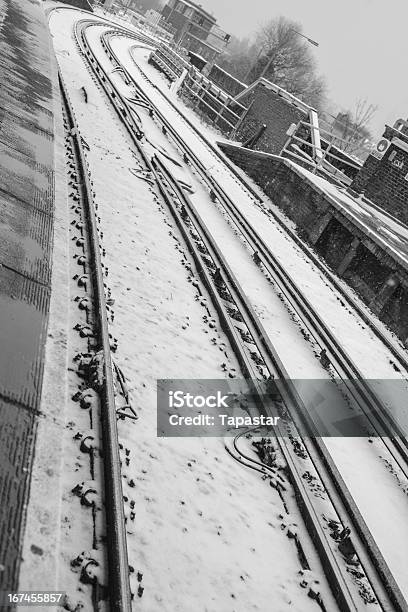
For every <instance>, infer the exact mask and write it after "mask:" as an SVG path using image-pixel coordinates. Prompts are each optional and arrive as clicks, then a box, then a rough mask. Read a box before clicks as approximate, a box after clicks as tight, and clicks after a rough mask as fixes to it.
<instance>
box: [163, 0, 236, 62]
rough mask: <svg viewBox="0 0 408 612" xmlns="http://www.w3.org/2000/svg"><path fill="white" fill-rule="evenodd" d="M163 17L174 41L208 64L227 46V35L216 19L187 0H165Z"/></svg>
mask: <svg viewBox="0 0 408 612" xmlns="http://www.w3.org/2000/svg"><path fill="white" fill-rule="evenodd" d="M162 15H163V18H164V19H165V21H166V22H167V23H169V24H170V25H171V26H172V27H173V28H174V29H175V37H174V39H175V42H176V43H178V44H179V45H180V46H181V47H184V48H185V49H187V50H188V51H192V52H193V53H196V54H198V55H201V56H202V57H203V58H204V59H205V60H207V61H208V62H209V63H212V62H213V61H214V60H215V58H216V57H217V56H218V55H219V54H220V53H221V52H222V51H223V50H224V49H225V47H226V46H227V44H228V42H229V40H230V35H229V34H226V33H225V32H224V31H223V30H221V28H220V27H219V26H218V25H217V20H216V18H215V17H214V16H213V15H211V14H210V13H208V12H207V11H205V10H204V9H203V8H202V7H201V6H200V5H199V4H195V2H190V1H189V0H168V2H167V4H166V5H165V6H164V7H163V8H162Z"/></svg>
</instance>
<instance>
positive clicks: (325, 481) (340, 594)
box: [77, 22, 406, 610]
mask: <svg viewBox="0 0 408 612" xmlns="http://www.w3.org/2000/svg"><path fill="white" fill-rule="evenodd" d="M94 24H95V22H92V25H94ZM88 25H91V23H89V22H88ZM77 26H78V27H77V36H78V43H79V45H80V48H81V50H82V53H83V54H84V55H85V56H86V57H88V60H89V64H90V66H92V68H93V70H94V72H95V75H96V76H97V78H98V79H99V82H100V84H101V86H102V87H103V88H104V89H105V92H106V93H107V95H108V97H109V98H110V99H111V102H112V103H113V105H114V108H115V109H116V111H117V113H118V115H119V117H120V118H121V120H122V121H123V123H124V125H125V126H126V127H127V129H128V131H129V133H130V135H131V137H132V139H133V141H134V144H135V146H136V148H137V149H138V151H139V153H140V154H141V157H142V158H144V159H145V163H146V170H147V172H150V173H152V174H153V175H155V176H156V178H157V184H158V185H160V183H162V189H161V192H162V195H163V196H164V193H165V192H166V191H169V192H170V193H168V194H167V196H168V197H167V201H168V204H169V206H171V208H172V209H173V211H174V210H175V208H174V206H173V205H172V203H171V201H172V200H173V198H175V199H176V200H177V199H178V200H179V202H180V201H182V202H184V203H183V204H182V205H181V207H180V212H179V213H176V214H177V215H178V216H179V217H180V223H181V221H182V219H183V216H185V212H184V211H183V208H182V207H183V206H184V209H185V210H186V211H187V210H189V211H190V212H191V214H192V215H193V217H194V216H195V215H194V213H193V211H192V209H191V207H190V204H189V203H188V201H187V200H186V199H185V196H184V194H183V192H181V190H180V189H179V188H178V187H177V184H176V183H175V182H174V181H172V177H171V176H167V178H166V177H165V174H166V172H165V168H160V167H159V166H160V162H159V163H157V161H158V160H157V159H153V164H152V162H151V160H149V159H146V156H145V155H144V152H143V148H142V147H141V146H140V143H139V137H140V136H141V134H140V133H138V132H140V129H141V126H140V124H138V121H137V116H136V117H135V115H134V114H133V113H130V114H128V113H127V112H125V113H124V112H123V111H124V100H123V99H122V98H121V96H120V94H119V92H118V90H116V92H115V91H114V89H115V86H114V84H113V83H112V82H110V81H109V78H108V75H107V73H106V71H105V70H104V69H103V68H102V66H101V65H100V64H99V63H98V61H97V59H96V57H95V55H94V54H93V52H92V49H91V48H90V46H89V45H88V44H87V40H86V35H85V29H86V27H87V26H86V25H85V23H84V22H82V23H81V24H80V25H79V24H77ZM126 76H127V75H126ZM112 92H113V93H115V95H113V96H112ZM125 110H126V109H125ZM191 153H192V152H191V151H190V154H191ZM157 173H159V176H158V175H157ZM160 174H161V176H160ZM163 177H164V180H163ZM166 181H167V185H168V186H169V184H170V185H172V187H171V188H170V189H167V188H166V187H165V183H166ZM174 189H175V190H176V191H174ZM212 191H213V190H212ZM171 192H173V195H170V194H171ZM215 195H216V194H215ZM212 197H214V194H212ZM180 198H181V200H180ZM183 198H184V200H183ZM173 203H174V202H173ZM187 216H189V213H188V212H187ZM196 220H197V221H198V219H197V218H196ZM180 227H181V226H180ZM201 229H202V230H203V232H204V237H205V228H204V227H203V228H201ZM200 231H201V230H200ZM202 237H203V236H201V237H200V235H198V242H197V245H196V247H192V250H193V251H197V252H196V255H197V257H201V256H200V254H199V253H201V249H200V248H199V246H198V245H199V244H200V246H202V244H201V243H202V242H203V241H202ZM193 238H194V240H196V239H197V236H195V237H194V236H193ZM204 242H207V246H208V245H210V246H211V244H210V242H211V241H210V236H208V235H207V237H206V240H205V241H204ZM204 251H205V249H204ZM212 251H213V254H214V253H215V250H214V249H213V248H212ZM207 253H208V249H207ZM201 254H203V253H201ZM204 254H205V253H204ZM220 255H221V254H220ZM217 258H218V262H219V264H220V265H219V266H217V264H215V271H216V270H217V269H219V270H221V268H222V269H223V270H224V274H225V272H226V269H225V267H224V266H223V265H222V256H221V257H218V255H217ZM210 268H211V269H212V272H213V273H212V274H210V273H209V274H208V276H210V277H211V278H210V284H212V286H213V288H212V292H213V294H214V295H215V293H217V292H218V290H219V289H221V293H222V291H223V287H224V286H225V285H229V287H230V288H232V289H233V290H234V291H235V296H236V297H235V298H234V299H233V301H234V302H235V299H238V301H239V298H240V296H239V288H238V286H237V283H234V282H233V279H232V278H231V277H229V280H228V276H229V275H228V272H227V274H226V276H224V277H223V275H222V273H221V279H220V278H219V276H218V281H221V282H217V277H216V274H215V271H214V262H213V266H211V265H210ZM226 280H227V281H228V282H227V283H226V282H225V281H226ZM237 289H238V290H237ZM210 293H211V292H210ZM224 297H225V296H224ZM243 297H244V296H243ZM221 299H222V300H224V298H223V297H222V296H221ZM229 301H230V300H229V299H227V300H226V302H229ZM244 301H245V300H244ZM224 302H225V300H224ZM241 302H242V300H241ZM235 305H236V302H235ZM224 308H225V310H226V307H225V304H224ZM220 310H222V308H221V307H220V308H219V312H220ZM227 314H228V313H227ZM241 315H242V313H241ZM232 319H234V316H232ZM244 320H245V324H246V330H241V331H244V334H242V333H241V332H238V335H237V334H236V333H235V332H234V334H235V341H232V343H233V345H234V342H235V343H236V350H237V351H238V354H240V361H241V366H243V365H244V366H245V362H247V366H248V370H252V372H254V371H255V374H256V375H255V378H256V377H257V376H258V377H261V378H263V377H264V376H263V374H265V372H263V367H264V364H262V363H259V359H257V358H254V356H253V355H251V356H250V359H249V361H248V355H247V353H248V350H247V349H245V350H244V349H243V348H242V344H243V343H246V344H248V342H247V340H248V337H247V335H246V333H245V332H247V331H248V330H250V329H251V328H252V332H253V333H254V335H255V337H256V339H255V342H254V344H255V345H256V348H257V350H258V351H259V353H260V354H261V355H262V359H263V361H264V363H265V364H269V365H267V366H266V369H267V370H268V372H269V376H270V375H272V376H273V375H278V376H279V378H281V379H282V380H283V381H284V382H285V385H286V384H288V386H285V387H284V389H283V395H284V396H285V398H286V400H287V403H286V402H285V406H286V408H287V409H288V410H290V411H291V417H292V418H293V420H294V421H295V423H296V419H298V418H302V419H306V421H304V422H303V424H302V426H303V428H304V427H310V426H311V424H310V422H309V423H308V416H307V411H305V410H304V407H303V406H302V404H301V401H299V398H298V397H296V391H295V390H294V389H293V388H292V387H291V385H290V381H289V377H288V376H287V374H286V373H285V371H284V369H283V368H280V365H279V358H278V356H277V355H276V354H274V352H273V349H272V350H270V349H271V347H265V336H266V335H265V334H263V333H262V330H261V329H260V328H259V327H258V329H257V323H256V320H255V321H254V320H253V319H252V317H251V316H250V315H248V313H246V314H245V318H244ZM232 325H234V324H233V323H232ZM226 327H227V325H226ZM252 332H251V335H252ZM252 340H254V337H253V336H252ZM238 344H241V349H240V348H239V347H238ZM249 344H250V345H251V344H252V342H249ZM241 353H242V354H241ZM251 360H252V363H251ZM258 366H260V368H259V367H258ZM243 369H244V372H245V368H243ZM260 369H261V370H262V371H260ZM267 376H268V374H267ZM294 408H295V410H293V409H294ZM299 415H300V416H299ZM312 440H313V436H312V437H311V438H310V440H307V441H306V443H305V441H302V442H303V444H302V442H299V440H298V435H297V433H296V428H295V429H294V430H292V432H291V435H290V437H289V443H288V444H287V443H286V440H285V438H284V437H282V438H281V439H279V440H277V444H279V445H280V448H281V452H282V455H283V457H284V458H285V460H286V464H287V466H288V469H289V472H290V477H291V480H292V483H293V484H294V488H295V490H296V494H297V496H298V498H299V500H300V507H301V508H302V511H303V515H304V517H305V521H306V523H307V525H308V528H309V530H310V532H311V533H312V535H313V538H314V541H315V543H316V546H317V549H318V551H319V553H320V555H321V558H322V559H323V562H324V565H325V568H326V571H327V574H328V576H329V580H330V582H331V585H332V588H333V591H334V592H335V594H336V597H337V600H338V602H339V605H340V608H341V609H342V610H359V609H362V607H364V609H369V608H370V606H371V605H376V604H377V602H378V603H379V604H380V606H381V608H382V609H384V610H392V609H395V610H406V604H405V602H404V600H403V597H402V596H401V594H400V592H399V590H398V587H397V586H396V585H395V583H394V581H393V578H392V575H391V574H390V572H389V570H388V568H387V566H386V564H385V562H384V560H383V558H382V556H381V553H380V551H379V550H378V549H377V547H376V545H375V543H374V542H373V540H372V538H371V535H370V532H369V531H368V529H367V528H366V526H365V523H364V521H363V519H362V517H361V515H360V514H359V512H358V509H357V507H356V506H355V504H354V502H353V500H352V498H351V496H350V495H349V494H348V493H347V490H346V487H345V485H344V483H343V482H342V480H341V477H340V475H339V474H338V472H337V470H336V468H335V466H334V465H333V463H332V462H331V460H330V457H329V456H328V454H327V451H326V449H325V448H324V447H323V446H322V445H321V443H320V441H318V440H316V442H315V441H312ZM291 445H292V447H293V448H291ZM304 454H306V457H305V456H304ZM303 460H304V461H307V462H308V463H307V465H308V467H309V468H310V470H312V471H314V472H315V474H313V476H312V477H313V478H314V479H315V480H316V481H317V482H318V483H319V487H321V493H322V496H323V497H324V501H323V502H319V500H317V501H316V496H313V495H310V492H308V491H306V492H304V490H306V489H305V486H304V482H303V480H302V479H304V475H305V473H308V474H310V471H309V470H307V472H305V464H303V465H302V461H303ZM299 462H300V465H299ZM317 497H320V498H321V499H322V497H321V496H317ZM319 504H320V505H319ZM329 508H331V509H329ZM327 516H329V517H330V520H328V518H327ZM350 526H351V527H350ZM349 527H350V532H348V528H349ZM345 550H348V553H347V554H348V555H351V556H352V557H353V558H354V559H355V560H356V565H354V569H353V566H352V567H350V565H349V564H348V563H347V562H346V561H345V557H344V551H345ZM350 551H351V552H350ZM317 601H318V598H317ZM318 603H321V602H319V601H318ZM321 608H322V609H325V608H324V603H321ZM376 609H378V607H377V608H376Z"/></svg>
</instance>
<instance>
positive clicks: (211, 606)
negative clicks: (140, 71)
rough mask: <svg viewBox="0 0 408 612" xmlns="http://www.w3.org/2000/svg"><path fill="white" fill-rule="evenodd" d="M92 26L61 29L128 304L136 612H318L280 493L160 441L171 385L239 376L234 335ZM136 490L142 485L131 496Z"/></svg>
mask: <svg viewBox="0 0 408 612" xmlns="http://www.w3.org/2000/svg"><path fill="white" fill-rule="evenodd" d="M80 17H81V13H80V12H79V11H78V12H77V11H66V10H60V11H58V12H55V13H53V15H52V17H51V20H50V26H51V32H52V34H53V37H54V45H55V48H56V51H57V57H58V60H59V63H60V66H61V69H62V72H63V76H64V79H65V82H66V84H67V86H68V88H69V91H70V96H71V101H72V103H73V106H74V109H75V112H76V118H77V121H78V123H79V126H80V130H81V134H82V135H83V137H84V138H85V140H86V141H87V143H88V144H89V146H90V151H89V153H88V154H87V156H88V160H89V163H90V170H91V174H92V180H93V182H94V189H95V192H96V201H97V202H98V204H99V209H98V214H99V215H100V217H101V227H102V229H103V232H104V247H105V248H106V251H107V255H106V264H107V266H108V267H109V277H108V283H109V285H110V287H111V289H112V296H113V297H114V298H115V300H116V303H115V307H114V308H115V322H114V324H113V326H112V333H113V334H114V335H115V336H116V337H117V338H118V340H119V349H118V353H117V360H118V363H119V365H120V366H121V367H122V369H123V371H124V373H125V375H126V377H127V379H128V384H129V387H130V395H131V403H132V405H133V407H134V408H135V409H136V410H137V412H138V413H139V420H138V421H137V423H133V422H125V423H120V436H121V440H122V443H123V444H124V445H125V446H126V447H127V448H128V449H129V450H130V465H129V466H127V467H126V468H125V469H126V473H125V474H124V476H125V478H124V487H125V494H126V495H127V496H128V497H129V501H132V500H133V501H135V512H136V517H135V520H134V522H133V523H132V522H130V523H129V524H130V527H129V531H132V532H133V533H132V534H131V535H130V536H129V557H130V563H131V565H132V566H133V567H134V569H135V572H138V571H140V572H142V573H143V586H144V588H145V591H144V594H143V597H142V598H141V599H138V598H137V602H136V604H135V607H136V606H137V609H140V610H146V611H148V612H155V611H159V610H160V611H161V610H168V611H169V612H174V611H176V610H179V611H180V612H191V611H192V610H208V611H214V612H222V611H224V610H225V611H226V612H227V611H228V612H230V611H232V610H235V611H242V612H244V611H245V612H247V611H248V610H260V611H262V612H264V611H265V610H269V609H271V606H272V605H273V609H274V610H277V611H279V612H280V611H282V612H283V611H284V610H287V609H288V610H289V609H290V610H299V611H307V610H311V611H315V610H316V603H315V602H313V601H312V600H311V599H310V598H308V597H307V590H305V589H302V588H301V587H300V586H299V582H300V577H299V575H298V571H299V569H300V564H299V560H298V558H297V552H296V548H295V545H294V542H293V540H292V541H291V540H289V539H288V538H287V536H286V533H285V530H284V529H282V522H284V521H282V520H281V519H280V518H279V517H278V515H279V514H280V513H282V514H284V511H283V507H282V504H281V501H280V498H279V497H278V495H277V494H276V493H275V492H274V491H273V490H272V489H271V488H270V487H269V486H268V485H267V481H262V480H261V479H260V478H258V475H257V474H256V473H254V472H251V471H247V470H245V469H244V468H242V467H241V466H239V465H238V464H236V463H235V462H234V461H233V460H232V459H231V458H230V457H229V455H227V453H226V452H225V450H224V447H223V441H222V440H219V439H199V438H194V439H158V438H157V437H156V379H157V378H172V377H178V378H184V377H188V378H222V377H224V376H225V373H224V372H223V369H222V367H221V366H222V363H223V362H227V363H228V366H229V367H235V368H236V369H238V366H237V364H236V362H235V358H234V356H233V354H232V351H231V350H230V348H229V346H228V342H227V341H226V339H225V338H224V336H223V334H222V333H221V332H220V331H219V330H217V329H211V328H209V326H208V325H207V324H206V323H205V322H204V320H203V316H205V315H206V310H205V308H204V307H203V306H202V305H201V304H200V302H199V300H196V299H195V298H196V291H195V289H194V287H193V285H192V284H191V283H189V282H188V278H189V271H188V269H187V267H186V266H187V265H188V264H187V263H186V262H187V259H186V258H185V252H184V247H183V245H181V244H180V243H179V242H178V233H177V231H176V230H175V229H174V228H173V226H172V224H171V222H170V220H169V216H168V215H167V213H166V212H165V211H163V210H162V209H161V207H160V206H159V205H158V203H157V201H156V199H155V197H154V195H153V192H152V190H151V188H150V186H149V184H148V183H147V182H146V181H143V180H141V179H138V178H137V177H136V176H135V175H134V174H132V172H131V170H136V172H137V168H138V160H137V156H135V155H134V147H133V146H132V143H131V141H130V139H129V138H128V136H127V134H126V133H125V130H124V128H123V127H122V126H121V125H120V123H119V121H118V120H117V118H116V116H115V114H114V111H112V110H111V109H110V108H109V106H108V104H107V102H106V100H103V99H102V98H101V97H100V92H99V90H98V89H97V87H96V86H95V84H94V82H93V81H92V79H91V77H90V75H89V73H88V72H87V70H86V69H85V67H84V64H83V60H82V58H81V57H80V56H79V55H78V52H77V49H76V47H75V43H74V41H73V40H72V37H71V30H72V26H73V24H74V22H75V20H76V19H78V18H80ZM82 86H85V87H86V90H87V93H88V103H85V102H84V99H83V96H82V94H81V92H80V88H81V87H82ZM183 262H184V265H183ZM211 314H212V315H213V316H214V313H211ZM222 343H225V344H226V345H227V346H226V349H224V348H223V346H222ZM225 350H226V352H227V356H226V355H225ZM131 480H134V482H135V486H134V487H132V486H129V485H128V484H126V483H130V482H131ZM289 518H290V521H293V522H295V523H298V524H299V526H300V527H299V532H300V534H301V541H302V544H304V547H305V549H306V552H307V555H308V558H309V559H310V562H311V563H312V566H313V569H315V571H316V572H318V573H320V574H321V568H320V566H319V562H318V560H317V558H316V554H315V551H314V549H313V547H312V545H311V542H310V540H309V537H308V535H307V533H306V531H305V529H304V528H302V521H301V518H300V516H299V515H298V513H297V511H296V510H294V511H293V514H292V515H291V516H290V517H289ZM320 586H321V592H322V593H323V597H324V601H325V602H326V605H327V607H328V609H330V610H335V609H336V604H335V602H334V600H333V598H332V596H331V594H330V593H329V592H328V587H327V585H326V583H325V580H322V584H321V585H320ZM272 602H273V603H272Z"/></svg>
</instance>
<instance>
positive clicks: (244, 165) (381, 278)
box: [218, 143, 408, 342]
mask: <svg viewBox="0 0 408 612" xmlns="http://www.w3.org/2000/svg"><path fill="white" fill-rule="evenodd" d="M218 146H219V147H220V149H221V150H222V151H223V152H224V154H226V155H227V157H229V159H231V161H232V162H234V163H235V164H236V165H237V166H238V167H239V168H241V169H242V170H244V171H245V173H246V174H247V175H248V176H250V177H251V178H252V179H253V180H254V181H255V182H256V183H257V184H258V185H259V186H260V187H261V188H262V189H263V191H264V192H265V194H266V195H267V196H268V197H270V198H271V200H272V201H273V202H274V204H276V205H277V206H278V207H279V208H280V209H281V210H282V211H283V212H284V213H285V214H286V215H287V216H288V217H289V218H290V219H291V220H292V221H294V222H295V224H296V226H297V232H298V234H299V235H301V237H302V238H303V239H304V240H305V241H306V242H308V243H309V244H311V245H313V246H314V248H315V250H316V251H317V252H318V253H319V254H321V255H322V256H323V257H324V258H325V260H326V262H327V263H328V265H329V266H330V267H331V268H332V269H333V270H334V271H335V272H336V273H337V275H338V276H340V277H342V278H344V279H345V280H347V282H348V284H349V285H350V286H351V287H353V288H354V289H355V290H356V292H357V293H358V294H359V295H360V297H361V298H362V299H363V301H364V302H365V303H366V304H368V305H369V306H370V308H371V309H372V311H373V312H374V313H375V314H376V315H377V316H378V317H379V318H380V319H381V320H383V321H384V322H385V323H386V324H387V325H388V326H389V327H390V328H391V329H392V330H393V331H394V332H395V333H396V334H397V335H398V336H399V337H400V338H401V339H402V340H403V341H404V342H405V341H406V340H407V337H408V308H407V304H408V263H407V262H406V261H405V260H404V259H403V258H402V257H399V256H398V255H397V253H395V251H394V250H393V249H392V247H391V246H387V245H386V244H384V242H382V241H381V240H377V239H376V238H375V236H374V235H373V234H372V232H369V231H367V229H366V228H365V227H364V225H363V224H362V223H359V222H358V221H356V219H355V216H354V215H353V214H351V213H348V212H347V211H345V210H344V208H343V207H341V206H339V205H338V203H336V200H335V198H333V197H331V196H330V195H329V194H328V193H326V192H325V190H324V189H322V188H320V187H319V186H318V185H317V184H316V183H315V182H314V181H313V180H312V178H310V179H309V178H308V177H306V176H305V175H304V173H303V172H302V171H301V169H299V168H296V166H295V165H294V164H291V163H290V162H289V161H287V160H285V159H283V158H281V157H278V156H273V155H268V154H265V153H261V152H258V151H252V150H249V149H244V148H242V147H239V146H236V145H230V144H227V143H218Z"/></svg>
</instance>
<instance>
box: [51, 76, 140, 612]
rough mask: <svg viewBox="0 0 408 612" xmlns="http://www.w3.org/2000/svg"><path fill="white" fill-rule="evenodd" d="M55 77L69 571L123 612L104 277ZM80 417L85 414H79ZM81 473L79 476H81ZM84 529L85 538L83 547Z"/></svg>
mask: <svg viewBox="0 0 408 612" xmlns="http://www.w3.org/2000/svg"><path fill="white" fill-rule="evenodd" d="M59 79H60V88H61V97H62V101H63V116H64V125H65V131H66V151H67V166H68V180H69V183H68V184H69V191H70V192H71V193H70V200H71V202H72V204H71V210H70V215H71V217H72V222H71V227H72V233H73V234H74V236H73V238H72V240H71V241H70V242H71V247H70V249H71V264H70V265H71V267H72V269H73V271H75V272H76V274H74V276H73V291H74V293H75V294H76V297H75V298H74V299H72V302H71V304H72V308H71V310H72V313H71V317H72V319H73V321H77V323H76V325H75V327H74V328H73V332H72V337H73V340H71V345H72V346H73V347H75V349H74V350H75V351H76V354H75V355H73V356H72V357H73V364H74V366H73V367H71V368H70V370H71V372H72V376H73V377H74V381H79V384H78V383H77V388H78V387H79V388H78V391H77V392H76V393H75V395H74V396H73V398H72V399H73V400H74V401H75V402H77V403H78V404H79V407H80V408H81V409H82V410H81V416H80V417H78V419H76V420H77V422H78V425H77V426H79V427H81V426H82V427H84V426H85V429H84V430H80V431H78V433H77V434H76V435H75V436H74V440H75V441H76V445H78V448H79V450H80V451H81V452H82V453H84V454H85V455H84V456H86V455H88V456H89V480H84V481H82V482H78V484H77V485H76V486H75V487H74V489H73V490H72V492H73V493H74V494H75V495H77V496H78V497H79V498H80V502H81V506H82V507H85V512H87V517H88V518H86V519H85V518H84V519H83V520H81V522H83V523H84V524H86V523H87V521H89V520H90V521H91V526H90V527H89V528H88V529H87V534H86V538H84V543H83V545H84V546H85V545H86V543H87V544H88V546H89V549H88V550H86V551H78V553H79V554H78V556H77V557H76V558H75V559H72V560H71V566H72V568H73V569H75V570H76V571H78V572H79V573H80V580H81V581H82V582H85V583H88V584H90V585H91V587H92V594H91V596H90V601H92V607H93V609H95V610H99V609H100V606H101V605H104V604H101V602H102V601H104V602H105V603H106V600H108V601H109V609H110V610H112V611H116V612H119V611H121V612H126V611H127V612H129V611H130V610H131V603H130V601H131V593H130V584H129V565H128V558H127V545H126V530H125V516H124V503H123V501H124V500H123V492H122V476H121V460H120V453H119V440H118V432H117V423H116V421H117V418H118V417H117V406H116V401H115V395H117V392H116V391H115V382H114V374H113V366H112V359H111V350H112V347H111V344H112V338H111V337H110V334H109V329H108V319H107V316H108V312H109V307H108V306H107V299H106V297H105V289H106V282H105V276H106V274H105V273H104V269H103V263H102V261H101V251H102V248H101V244H100V236H99V235H98V227H97V216H96V206H95V204H94V201H93V191H92V183H91V180H90V177H89V170H88V165H87V161H86V156H85V148H86V143H85V141H83V139H82V137H81V134H80V132H79V129H78V125H77V123H76V119H75V115H74V112H73V108H72V106H71V103H70V100H69V96H68V92H67V89H66V87H65V85H64V83H63V80H62V76H61V75H59ZM113 342H114V340H113ZM84 413H85V415H87V414H88V415H89V416H88V417H87V416H83V414H84ZM87 420H88V423H89V425H88V426H87V425H86V424H87ZM84 463H85V464H86V463H87V462H86V460H85V462H84ZM81 464H82V462H81ZM76 465H77V466H78V464H76ZM76 471H78V468H77V470H76ZM80 473H81V474H82V477H83V474H84V473H83V472H80ZM90 516H91V517H92V518H91V519H90V518H89V517H90ZM89 532H90V533H91V534H92V538H91V542H90V543H89V541H88V540H89V538H88V534H89ZM89 605H91V604H89ZM67 609H68V608H67ZM69 609H71V608H69ZM87 609H91V608H90V607H89V608H87Z"/></svg>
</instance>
